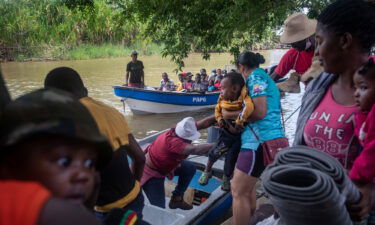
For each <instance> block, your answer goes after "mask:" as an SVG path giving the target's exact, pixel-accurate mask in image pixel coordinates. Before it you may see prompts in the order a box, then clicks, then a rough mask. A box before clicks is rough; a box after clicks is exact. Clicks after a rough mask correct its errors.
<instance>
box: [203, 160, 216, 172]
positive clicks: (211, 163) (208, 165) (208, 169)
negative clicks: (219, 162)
mask: <svg viewBox="0 0 375 225" xmlns="http://www.w3.org/2000/svg"><path fill="white" fill-rule="evenodd" d="M214 163H215V162H212V161H211V160H208V162H207V165H206V169H204V172H207V173H211V170H212V166H213V165H214Z"/></svg>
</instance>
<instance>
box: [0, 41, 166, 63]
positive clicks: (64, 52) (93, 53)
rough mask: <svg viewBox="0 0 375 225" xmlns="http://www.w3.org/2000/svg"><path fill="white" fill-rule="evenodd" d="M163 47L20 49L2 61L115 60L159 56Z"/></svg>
mask: <svg viewBox="0 0 375 225" xmlns="http://www.w3.org/2000/svg"><path fill="white" fill-rule="evenodd" d="M162 49H163V45H157V44H155V43H150V44H145V43H136V44H133V45H131V46H123V45H116V44H103V45H92V44H82V45H79V46H77V47H74V48H69V47H64V46H48V45H46V46H40V47H34V48H33V51H29V52H27V53H26V52H24V51H23V49H22V48H17V49H13V50H12V51H9V50H8V51H4V52H12V53H11V54H9V55H8V56H7V55H4V56H3V57H2V61H3V62H6V61H15V62H28V61H57V60H80V59H98V58H117V57H125V56H129V55H130V53H131V52H132V51H133V50H137V51H139V52H140V54H141V55H147V56H149V55H161V52H162Z"/></svg>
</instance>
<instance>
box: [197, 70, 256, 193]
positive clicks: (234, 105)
mask: <svg viewBox="0 0 375 225" xmlns="http://www.w3.org/2000/svg"><path fill="white" fill-rule="evenodd" d="M221 109H226V110H228V111H240V110H241V111H240V112H239V115H238V118H237V120H236V121H234V120H231V119H228V118H224V117H223V114H222V112H221ZM253 110H254V105H253V102H252V100H251V98H250V97H249V96H248V95H247V88H246V86H245V81H244V79H243V77H242V75H241V74H239V73H233V72H231V73H229V74H227V75H225V76H224V79H223V80H222V81H221V94H220V97H219V100H218V103H217V105H216V107H215V117H216V121H217V122H218V123H219V126H220V128H221V129H220V137H219V140H218V142H217V143H216V145H215V147H214V148H212V149H211V150H210V152H209V154H208V162H207V165H206V169H205V171H204V172H203V173H202V175H201V177H200V179H199V183H200V184H201V185H206V184H207V183H208V180H209V179H210V177H211V176H212V171H211V169H212V166H213V164H214V163H215V162H216V161H217V160H218V159H219V158H220V157H221V156H223V155H224V154H226V157H225V164H224V175H223V179H222V182H223V183H222V186H221V188H222V189H223V190H225V191H229V190H230V179H231V177H232V175H233V171H234V166H235V164H236V161H237V156H238V153H239V151H240V148H241V130H242V128H243V126H244V123H245V122H246V120H247V118H248V117H249V116H250V114H251V113H252V112H253Z"/></svg>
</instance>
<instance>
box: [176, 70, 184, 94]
mask: <svg viewBox="0 0 375 225" xmlns="http://www.w3.org/2000/svg"><path fill="white" fill-rule="evenodd" d="M184 83H185V76H184V74H183V73H179V74H178V83H177V85H176V91H182V90H183V89H184Z"/></svg>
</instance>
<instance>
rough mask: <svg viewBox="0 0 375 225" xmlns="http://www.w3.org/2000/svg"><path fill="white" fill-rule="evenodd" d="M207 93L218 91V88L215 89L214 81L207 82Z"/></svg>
mask: <svg viewBox="0 0 375 225" xmlns="http://www.w3.org/2000/svg"><path fill="white" fill-rule="evenodd" d="M207 91H210V92H214V91H218V88H217V87H215V81H213V80H210V81H209V85H208V87H207Z"/></svg>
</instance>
